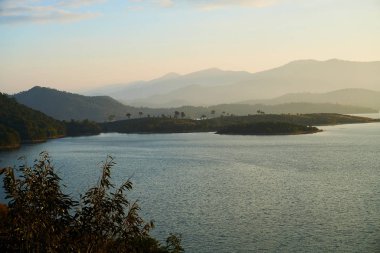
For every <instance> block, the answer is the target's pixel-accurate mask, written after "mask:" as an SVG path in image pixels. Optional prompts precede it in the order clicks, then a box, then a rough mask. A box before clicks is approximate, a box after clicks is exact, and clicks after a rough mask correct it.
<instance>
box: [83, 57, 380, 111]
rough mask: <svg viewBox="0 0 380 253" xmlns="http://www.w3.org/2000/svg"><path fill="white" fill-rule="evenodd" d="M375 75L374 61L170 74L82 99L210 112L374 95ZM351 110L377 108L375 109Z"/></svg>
mask: <svg viewBox="0 0 380 253" xmlns="http://www.w3.org/2000/svg"><path fill="white" fill-rule="evenodd" d="M379 73H380V61H375V62H353V61H343V60H337V59H332V60H327V61H316V60H299V61H294V62H290V63H288V64H286V65H283V66H280V67H278V68H274V69H270V70H267V71H262V72H257V73H249V72H244V71H223V70H220V69H207V70H202V71H198V72H193V73H190V74H186V75H179V74H175V73H170V74H167V75H165V76H163V77H161V78H158V79H154V80H151V81H140V82H134V83H130V84H125V85H122V84H120V85H113V86H105V87H102V88H99V89H94V90H91V91H87V92H85V94H86V95H99V94H101V95H109V96H112V97H113V98H115V99H117V100H119V101H121V102H123V103H126V104H129V105H133V106H149V107H155V108H160V107H178V106H183V105H193V106H210V105H215V104H222V103H243V102H244V101H252V100H253V101H258V100H263V99H272V98H274V97H279V96H282V95H284V94H288V93H301V95H300V96H304V95H305V94H306V93H326V92H330V91H332V90H340V89H352V88H355V89H368V90H379V89H380V74H379ZM296 100H297V101H302V102H305V101H303V100H300V99H296ZM242 101H243V102H242ZM286 101H287V102H295V101H291V100H286ZM322 101H325V100H322ZM329 101H331V100H326V102H328V103H330V102H329ZM307 102H310V101H307ZM326 102H324V103H326ZM343 102H345V100H343ZM333 103H335V102H333ZM356 105H360V106H370V107H372V105H375V106H376V107H377V104H376V103H370V104H368V105H364V104H361V103H356ZM377 108H379V107H377Z"/></svg>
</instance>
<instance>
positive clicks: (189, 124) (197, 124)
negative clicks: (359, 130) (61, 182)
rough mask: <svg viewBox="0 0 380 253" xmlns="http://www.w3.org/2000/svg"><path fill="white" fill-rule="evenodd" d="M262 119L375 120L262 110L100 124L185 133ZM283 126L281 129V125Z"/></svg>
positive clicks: (307, 122)
mask: <svg viewBox="0 0 380 253" xmlns="http://www.w3.org/2000/svg"><path fill="white" fill-rule="evenodd" d="M259 122H266V123H268V124H269V123H274V122H283V123H289V124H295V125H300V126H321V125H335V124H351V123H366V122H375V120H373V119H369V118H363V117H355V116H348V115H341V114H328V113H326V114H325V113H319V114H299V115H291V114H259V115H251V116H224V117H218V118H211V119H206V118H204V119H203V120H192V119H179V118H141V119H131V120H121V121H114V122H107V123H102V124H100V125H101V126H102V129H103V131H104V132H118V133H186V132H217V131H219V130H221V129H224V128H226V127H229V126H234V127H236V126H238V125H249V124H255V123H259ZM278 130H280V129H278Z"/></svg>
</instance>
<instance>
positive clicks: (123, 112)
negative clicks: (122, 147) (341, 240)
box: [14, 86, 378, 122]
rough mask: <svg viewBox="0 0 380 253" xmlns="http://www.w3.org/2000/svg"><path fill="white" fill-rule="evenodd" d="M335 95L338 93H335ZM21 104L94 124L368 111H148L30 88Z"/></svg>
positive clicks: (294, 107) (290, 106) (297, 106)
mask: <svg viewBox="0 0 380 253" xmlns="http://www.w3.org/2000/svg"><path fill="white" fill-rule="evenodd" d="M337 94H339V92H338V91H337ZM14 98H15V99H16V100H17V101H18V102H19V103H21V104H24V105H26V106H28V107H30V108H33V109H35V110H38V111H41V112H43V113H45V114H47V115H49V116H51V117H53V118H55V119H58V120H66V121H69V120H71V119H74V120H84V119H89V120H93V121H97V122H104V121H113V120H121V119H126V118H127V117H128V116H129V117H130V118H142V117H158V116H159V117H163V116H164V117H175V116H176V117H178V114H177V115H175V112H176V111H177V112H183V113H184V114H183V116H184V117H186V118H201V117H202V116H205V117H218V116H228V115H248V114H256V113H257V111H260V112H265V113H317V112H318V113H342V114H352V113H371V112H377V111H378V110H374V109H371V108H365V107H359V106H349V105H340V104H331V103H318V104H314V103H305V102H302V103H290V102H287V103H282V104H275V105H274V104H271V105H265V104H262V103H261V104H220V105H213V106H208V107H205V106H181V107H175V108H148V107H133V106H129V105H124V104H122V103H120V102H118V101H117V100H115V99H113V98H111V97H109V96H93V97H91V96H84V95H79V94H74V93H69V92H65V91H59V90H55V89H51V88H46V87H39V86H36V87H33V88H32V89H30V90H28V91H24V92H20V93H18V94H15V95H14Z"/></svg>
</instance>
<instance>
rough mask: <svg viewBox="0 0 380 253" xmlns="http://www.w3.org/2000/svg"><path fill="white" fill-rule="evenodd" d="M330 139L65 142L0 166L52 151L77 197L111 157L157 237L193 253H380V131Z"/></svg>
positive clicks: (170, 137)
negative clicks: (173, 237) (173, 238)
mask: <svg viewBox="0 0 380 253" xmlns="http://www.w3.org/2000/svg"><path fill="white" fill-rule="evenodd" d="M323 129H324V130H325V131H324V132H322V133H318V134H313V135H299V136H259V137H258V136H256V137H255V136H252V137H247V136H244V137H243V136H219V135H215V134H212V133H197V134H166V135H165V134H157V135H156V134H155V135H134V134H129V135H122V134H102V135H100V136H94V137H79V138H64V139H59V140H52V141H49V142H47V143H43V144H38V145H29V146H24V147H23V148H22V149H20V150H18V151H14V152H9V153H0V160H2V161H1V162H0V166H5V165H13V164H15V162H16V158H17V157H19V156H21V155H26V156H27V157H28V159H29V160H30V161H32V160H33V159H34V158H36V157H37V154H38V153H39V152H41V151H43V150H47V151H49V152H50V154H51V156H52V157H53V160H54V164H55V165H56V168H58V170H59V174H60V175H61V176H62V177H63V180H64V183H65V184H66V185H67V186H68V188H67V191H69V192H71V193H73V194H74V195H77V194H78V193H79V192H80V191H82V190H83V189H85V188H87V187H88V186H90V185H91V183H94V182H96V180H97V178H98V175H99V172H100V169H99V166H98V165H99V164H98V163H99V162H100V161H102V160H104V159H105V157H106V155H107V154H110V155H113V156H114V157H115V160H116V162H117V166H116V167H115V168H114V172H113V176H114V180H115V181H116V182H118V183H121V182H122V181H123V180H124V179H127V178H128V177H132V180H133V182H134V190H133V192H132V194H131V198H133V199H136V198H138V199H140V200H141V201H140V204H141V207H142V209H143V211H142V213H143V216H144V217H145V218H147V219H154V220H155V221H156V225H157V226H156V229H155V231H154V235H156V236H158V237H159V238H165V237H166V236H167V235H168V234H169V232H177V233H181V234H182V235H183V244H184V246H185V248H186V250H187V252H257V251H259V252H380V124H378V123H373V124H360V125H341V126H332V127H323Z"/></svg>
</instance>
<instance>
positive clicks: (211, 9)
mask: <svg viewBox="0 0 380 253" xmlns="http://www.w3.org/2000/svg"><path fill="white" fill-rule="evenodd" d="M379 28H380V2H379V1H377V0H363V1H355V0H335V1H331V0H315V1H302V0H245V1H244V0H241V1H237V0H234V1H229V0H210V1H208V0H197V1H190V0H188V1H186V0H130V1H117V0H108V1H107V0H103V1H102V0H77V1H74V0H72V1H53V0H49V1H48V0H46V1H42V0H41V1H32V0H20V1H11V0H0V34H1V35H0V36H1V39H0V88H1V90H2V92H7V93H16V92H19V91H22V90H27V89H30V88H31V87H33V86H35V85H40V86H47V87H52V88H57V89H61V90H67V91H85V90H88V89H91V88H95V87H100V86H104V85H110V84H126V83H128V82H131V81H135V80H150V79H154V78H157V77H160V76H162V75H165V74H166V73H169V72H176V73H179V74H186V73H190V72H193V71H198V70H202V69H208V68H211V67H217V68H221V69H223V70H238V71H249V72H257V71H262V70H266V69H270V68H275V67H279V66H281V65H284V64H286V63H288V62H290V61H293V60H299V59H316V60H328V59H331V58H337V59H343V60H350V61H351V60H352V61H378V60H379V59H380V47H379V45H380V33H379Z"/></svg>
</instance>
